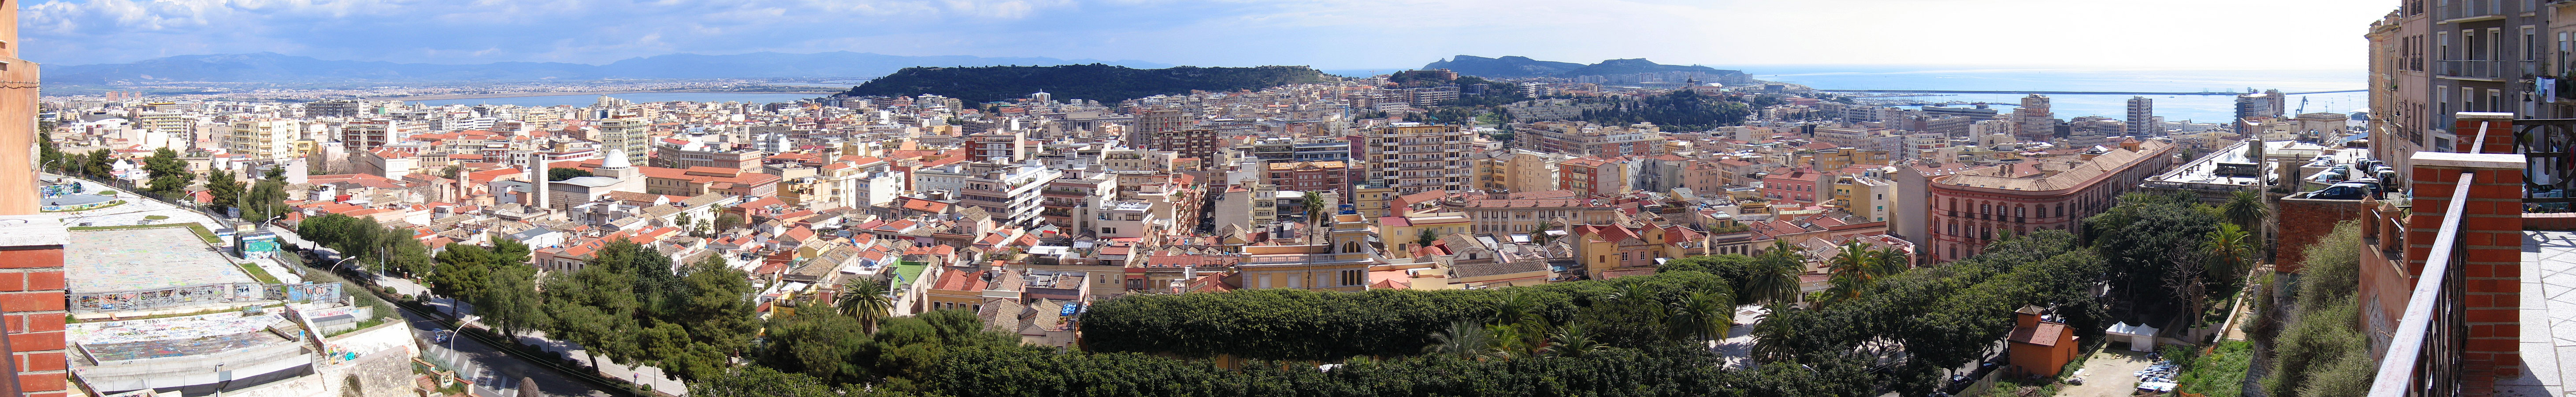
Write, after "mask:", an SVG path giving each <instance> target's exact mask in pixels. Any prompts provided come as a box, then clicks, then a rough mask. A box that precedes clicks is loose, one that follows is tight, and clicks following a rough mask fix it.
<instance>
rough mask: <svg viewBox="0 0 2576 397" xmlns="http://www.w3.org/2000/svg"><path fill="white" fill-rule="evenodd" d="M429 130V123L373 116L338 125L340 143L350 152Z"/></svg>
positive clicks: (407, 137) (385, 143) (371, 147)
mask: <svg viewBox="0 0 2576 397" xmlns="http://www.w3.org/2000/svg"><path fill="white" fill-rule="evenodd" d="M426 132H429V123H425V122H418V121H399V120H394V119H389V118H375V119H367V120H361V121H351V122H349V123H348V124H345V125H341V126H340V143H341V144H342V145H347V149H349V151H351V152H359V151H367V150H375V149H376V148H380V147H384V146H385V145H390V144H393V143H394V142H401V141H405V140H410V139H411V136H412V135H417V134H421V133H426Z"/></svg>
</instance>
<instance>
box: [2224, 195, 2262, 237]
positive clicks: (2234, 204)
mask: <svg viewBox="0 0 2576 397" xmlns="http://www.w3.org/2000/svg"><path fill="white" fill-rule="evenodd" d="M2267 211H2269V209H2267V208H2265V207H2264V204H2263V193H2261V192H2256V191H2252V190H2244V191H2237V192H2236V195H2234V196H2229V197H2228V198H2227V203H2226V204H2220V205H2219V212H2220V213H2222V214H2225V215H2226V216H2227V222H2229V223H2234V224H2236V226H2237V227H2242V228H2245V230H2257V229H2261V228H2262V226H2263V216H2264V214H2265V213H2266V212H2267Z"/></svg>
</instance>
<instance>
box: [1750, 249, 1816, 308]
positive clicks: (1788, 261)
mask: <svg viewBox="0 0 2576 397" xmlns="http://www.w3.org/2000/svg"><path fill="white" fill-rule="evenodd" d="M1753 265H1754V266H1753V274H1751V275H1749V276H1747V277H1745V280H1744V291H1743V292H1741V293H1743V294H1745V295H1746V296H1745V298H1747V299H1750V300H1753V301H1762V302H1790V301H1796V300H1797V299H1798V276H1799V274H1801V273H1804V272H1803V270H1805V269H1803V268H1804V267H1805V265H1804V261H1803V260H1800V259H1799V257H1798V252H1797V248H1795V247H1792V246H1790V245H1789V243H1788V242H1785V241H1773V242H1772V243H1771V249H1770V250H1768V251H1763V252H1762V254H1761V255H1760V256H1756V257H1754V261H1753Z"/></svg>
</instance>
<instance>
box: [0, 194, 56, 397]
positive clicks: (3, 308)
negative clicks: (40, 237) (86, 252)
mask: <svg viewBox="0 0 2576 397" xmlns="http://www.w3.org/2000/svg"><path fill="white" fill-rule="evenodd" d="M45 221H46V222H48V223H51V222H53V221H52V220H51V219H46V220H45ZM54 230H56V232H55V233H57V234H59V233H61V232H60V230H62V229H61V226H54ZM12 240H15V239H12ZM63 305H64V303H63V247H62V245H61V244H60V243H59V242H56V243H53V244H52V245H20V246H0V324H5V326H6V327H7V329H8V332H9V345H10V346H9V347H10V348H11V349H12V352H11V353H10V358H11V359H12V360H13V361H15V362H16V364H17V369H18V379H17V380H18V387H19V390H20V391H22V392H25V393H26V395H27V396H29V397H60V396H64V395H66V394H67V393H68V390H69V389H70V388H69V387H68V386H69V385H68V384H67V383H66V382H67V373H66V372H65V361H64V359H65V354H66V352H67V351H66V350H64V344H65V343H64V339H63V316H64V314H65V312H64V311H63Z"/></svg>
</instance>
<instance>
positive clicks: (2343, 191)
mask: <svg viewBox="0 0 2576 397" xmlns="http://www.w3.org/2000/svg"><path fill="white" fill-rule="evenodd" d="M2376 185H2377V184H2374V183H2359V182H2344V183H2337V184H2334V186H2327V187H2326V188H2324V189H2317V191H2314V192H2308V198H2311V199H2318V200H2360V199H2361V198H2363V197H2368V196H2370V194H2371V192H2373V191H2376V190H2379V187H2378V186H2376Z"/></svg>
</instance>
